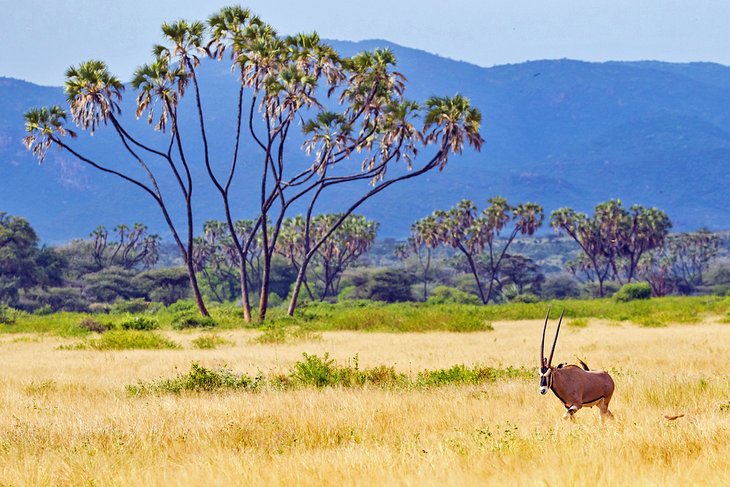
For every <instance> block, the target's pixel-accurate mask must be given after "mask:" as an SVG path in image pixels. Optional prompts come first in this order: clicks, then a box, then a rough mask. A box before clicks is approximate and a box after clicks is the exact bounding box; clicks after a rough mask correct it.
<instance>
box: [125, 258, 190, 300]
mask: <svg viewBox="0 0 730 487" xmlns="http://www.w3.org/2000/svg"><path fill="white" fill-rule="evenodd" d="M133 283H134V286H135V287H136V288H137V289H139V290H140V291H142V292H143V293H144V295H145V297H146V298H147V299H148V300H150V301H155V302H160V303H163V304H165V305H166V306H169V305H171V304H172V303H174V302H176V301H179V300H180V299H187V298H189V296H190V286H189V282H188V275H187V271H186V270H185V268H184V267H168V268H163V269H150V270H147V271H144V272H141V273H139V274H137V275H136V276H135V277H134V279H133Z"/></svg>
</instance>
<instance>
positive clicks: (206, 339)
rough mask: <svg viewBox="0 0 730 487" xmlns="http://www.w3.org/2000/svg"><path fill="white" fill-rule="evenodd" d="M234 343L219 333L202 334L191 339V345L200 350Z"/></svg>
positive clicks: (228, 345)
mask: <svg viewBox="0 0 730 487" xmlns="http://www.w3.org/2000/svg"><path fill="white" fill-rule="evenodd" d="M233 345H235V343H233V342H232V341H230V340H227V339H225V338H223V337H222V336H219V335H202V336H199V337H198V338H196V339H195V340H193V346H194V347H195V348H199V349H201V350H212V349H215V348H218V347H230V346H233Z"/></svg>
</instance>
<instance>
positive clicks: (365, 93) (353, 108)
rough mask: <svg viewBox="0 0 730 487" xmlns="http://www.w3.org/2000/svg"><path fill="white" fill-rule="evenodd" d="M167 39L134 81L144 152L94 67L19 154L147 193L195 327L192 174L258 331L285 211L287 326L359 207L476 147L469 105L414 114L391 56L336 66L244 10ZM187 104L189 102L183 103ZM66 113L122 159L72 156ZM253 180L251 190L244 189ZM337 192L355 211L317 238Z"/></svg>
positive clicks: (173, 31) (81, 68)
mask: <svg viewBox="0 0 730 487" xmlns="http://www.w3.org/2000/svg"><path fill="white" fill-rule="evenodd" d="M162 34H163V36H162V38H163V39H164V43H163V44H161V45H155V46H154V47H153V49H152V54H153V58H152V60H151V61H150V62H148V63H146V64H142V65H141V66H140V67H139V68H138V69H137V70H136V71H135V73H134V75H133V77H132V80H131V83H130V87H131V89H132V90H134V92H135V104H136V110H134V114H135V115H136V118H137V119H141V120H142V122H141V123H144V122H146V123H147V124H148V125H149V126H150V128H151V129H152V130H154V131H157V132H159V133H160V135H158V136H157V137H145V138H144V139H143V138H142V137H140V136H137V135H136V134H138V133H140V132H139V130H137V129H135V130H131V129H130V128H129V125H130V124H132V123H134V120H130V119H129V118H124V117H122V113H121V108H120V107H121V106H122V105H123V99H124V94H125V85H124V84H123V83H122V82H121V81H120V79H119V78H117V77H116V76H114V75H113V74H112V73H111V72H110V70H109V69H108V67H107V66H106V64H105V63H104V62H103V61H98V60H92V61H87V62H83V63H80V64H79V65H77V66H73V67H71V68H69V69H68V70H67V72H66V84H65V89H66V93H67V95H68V108H67V109H64V108H62V107H59V106H54V107H50V108H39V109H31V110H29V111H28V112H27V113H26V129H27V132H28V136H27V137H26V139H25V143H26V146H27V147H28V148H29V149H30V150H31V151H33V153H34V155H35V156H36V157H37V158H38V160H39V161H41V162H42V161H43V160H44V158H45V157H46V155H47V152H48V149H49V148H50V147H51V146H56V147H58V148H59V149H61V150H64V151H66V152H68V153H69V154H70V155H71V156H73V157H75V158H76V159H78V160H79V161H80V162H82V163H84V164H87V165H89V166H92V167H94V168H96V169H98V170H100V171H102V172H105V173H107V174H111V175H114V176H115V177H118V178H121V179H123V180H125V181H126V182H128V183H130V184H133V185H135V186H137V187H138V188H139V189H140V190H142V191H143V192H145V193H146V194H147V195H148V196H149V197H150V198H151V199H152V201H154V202H155V204H156V205H157V206H158V207H159V209H160V211H161V213H162V216H163V218H164V220H165V222H166V223H167V226H168V228H169V231H170V234H171V236H172V238H173V239H174V241H175V243H176V245H177V247H178V250H179V253H180V256H181V257H182V260H183V262H184V263H185V266H186V269H187V271H188V274H189V279H190V285H191V289H192V291H193V296H194V298H195V301H196V303H197V305H198V308H199V310H200V312H201V313H202V314H203V315H207V314H208V311H207V309H206V306H205V303H204V301H203V298H202V294H201V292H200V289H199V285H198V281H197V279H198V272H196V271H197V270H198V266H197V265H196V259H198V260H199V259H200V258H201V255H203V254H205V252H202V254H201V252H200V251H198V249H197V248H196V246H200V245H202V246H204V245H206V244H205V242H204V241H202V240H198V241H196V240H195V238H194V222H195V221H196V219H197V218H203V219H207V218H210V215H207V214H205V213H204V214H203V215H202V216H201V212H203V210H202V209H201V208H197V207H196V206H195V204H194V199H193V190H194V187H198V186H200V185H201V184H202V181H199V179H200V178H201V176H200V174H203V175H207V177H208V179H209V181H210V182H211V183H212V185H213V187H214V188H215V190H216V191H217V192H218V193H219V194H220V208H218V209H217V211H216V212H217V214H222V215H224V219H223V224H224V225H225V226H226V227H227V232H226V233H227V237H226V238H227V239H229V240H230V242H229V243H230V244H231V245H230V251H231V252H232V254H234V255H233V256H232V257H233V258H232V259H231V262H235V263H236V265H237V266H238V274H239V276H240V284H241V286H240V288H241V289H240V292H241V306H242V311H243V315H244V317H245V319H246V320H247V321H250V320H251V319H252V305H251V296H252V295H253V294H257V295H258V298H259V302H258V317H259V319H264V318H265V316H266V309H267V307H268V296H269V291H270V289H269V283H270V275H271V272H270V271H271V263H272V258H273V256H274V254H275V253H276V252H277V249H278V248H279V245H278V241H279V238H280V236H281V234H282V226H283V225H284V222H285V220H286V219H287V218H288V217H289V216H290V213H291V211H292V205H293V204H295V203H296V207H297V209H298V211H301V210H302V208H303V209H304V211H303V213H302V218H303V226H302V228H303V229H304V233H303V234H302V235H301V245H300V248H301V259H299V265H298V276H297V279H296V282H295V284H294V287H293V289H292V292H291V296H290V303H289V313H290V314H292V313H293V312H294V310H295V308H296V305H297V302H298V296H299V292H300V289H301V287H302V285H303V283H304V282H305V280H306V277H307V272H308V269H309V265H310V263H311V262H312V260H313V259H315V258H318V257H317V256H318V255H320V256H321V255H323V251H322V250H321V249H322V247H323V246H324V245H326V242H327V241H328V239H330V238H332V237H333V236H334V235H336V232H337V230H338V228H340V227H341V226H342V225H345V224H346V222H348V221H350V220H348V218H349V217H350V215H351V214H352V213H353V212H354V211H356V210H357V209H358V208H359V207H360V206H361V205H362V204H363V203H364V202H365V201H367V200H369V199H371V198H373V197H376V196H377V195H378V194H379V193H381V192H382V191H385V190H386V189H387V188H389V187H391V186H393V185H395V184H398V183H400V182H403V181H406V180H408V179H411V178H414V177H418V176H420V175H422V174H425V173H426V172H429V171H431V170H433V169H438V170H442V169H443V168H444V167H445V166H446V164H447V163H448V161H449V159H450V157H451V156H452V155H454V154H456V155H458V154H461V153H462V151H463V150H464V148H466V147H472V148H474V149H476V150H479V149H480V148H481V146H482V143H483V139H482V137H481V135H480V133H479V129H480V123H481V114H480V112H479V110H478V109H476V108H475V107H473V106H471V104H470V102H469V100H468V98H466V97H464V96H462V95H460V94H456V95H454V96H451V97H448V96H438V97H432V98H430V99H427V100H425V101H424V102H422V103H418V102H416V101H413V100H409V99H408V98H406V96H405V92H406V79H405V77H404V76H403V75H402V74H401V73H400V72H398V71H397V70H396V58H395V55H394V53H393V52H392V51H391V50H389V49H375V50H373V51H365V52H361V53H358V54H355V55H354V56H352V57H344V56H341V55H340V54H339V53H337V52H336V51H335V50H334V49H333V48H332V47H331V46H330V45H329V44H327V43H326V42H325V41H323V40H322V39H321V38H320V37H319V36H318V35H317V34H316V33H302V34H295V35H291V36H283V35H280V34H279V33H278V32H277V31H276V29H274V27H272V26H271V25H269V24H268V23H266V22H265V21H263V20H262V19H261V18H260V17H258V16H257V15H255V14H253V13H252V12H251V11H249V10H248V9H244V8H241V7H239V6H232V7H225V8H223V9H221V10H220V11H218V12H217V13H215V14H214V15H212V16H211V17H210V18H209V19H208V20H207V21H206V22H200V21H185V20H179V21H175V22H172V23H165V24H163V25H162ZM206 62H210V63H215V62H221V63H227V64H229V65H230V73H231V83H232V84H233V85H234V86H236V87H237V90H236V92H237V97H236V99H235V100H232V102H231V104H230V106H231V107H232V108H231V110H232V111H233V117H232V118H233V119H234V120H235V121H236V123H235V126H234V127H233V130H231V128H230V127H219V126H215V125H212V124H213V123H214V120H213V117H209V116H208V111H207V107H206V105H205V103H204V100H205V96H204V95H205V90H206V85H205V83H203V82H202V78H204V77H205V76H209V73H210V71H205V72H204V71H203V70H202V67H203V64H204V63H206ZM186 95H190V96H191V97H192V101H191V102H189V103H183V99H184V97H185V96H186ZM67 110H68V112H70V114H71V121H72V122H73V123H74V124H75V125H77V126H78V127H79V128H80V129H81V131H83V132H88V133H89V134H93V133H94V132H96V131H99V130H102V129H106V130H109V131H110V132H111V134H112V136H113V137H114V138H116V140H117V142H118V143H119V144H120V145H121V146H122V147H123V149H124V151H125V153H126V155H127V156H128V157H127V159H124V160H116V159H115V160H106V159H105V158H104V156H96V155H95V156H93V157H92V156H91V155H88V154H85V153H82V152H81V151H80V149H78V148H77V147H75V146H72V145H71V143H70V141H69V140H68V138H67V137H66V136H67V135H69V136H75V135H76V133H75V132H74V131H72V130H70V129H68V128H67V127H66V124H67V121H68V120H67V115H66V113H67ZM182 118H184V119H185V120H186V126H190V123H191V122H193V124H194V125H192V126H193V127H194V130H187V131H186V132H185V134H184V135H183V133H182V132H181V130H180V121H181V119H182ZM213 130H215V131H216V134H217V137H216V140H220V133H225V134H227V135H226V137H225V138H224V140H226V141H227V145H228V150H227V157H225V158H222V157H213V156H212V154H211V150H210V133H211V131H213ZM297 132H299V133H300V134H301V136H303V139H304V141H303V143H302V146H301V149H302V150H301V152H300V153H298V154H296V153H293V152H292V150H291V142H292V141H293V140H295V139H296V136H295V135H293V134H296V133H297ZM302 132H303V134H302ZM149 140H154V141H156V142H157V143H159V145H155V144H153V143H152V142H148V141H149ZM300 140H301V139H300ZM287 144H288V145H287ZM244 148H245V150H244ZM217 153H218V152H217V151H216V154H217ZM244 153H245V157H244ZM244 158H245V162H246V164H245V166H244V164H243V162H244ZM254 164H257V166H258V167H254ZM398 165H401V166H403V167H402V168H398V167H397V166H398ZM197 168H204V170H203V171H198V170H196V169H197ZM204 177H205V176H203V178H204ZM253 178H257V180H258V182H257V183H256V184H253V185H252V184H251V181H252V179H253ZM362 182H364V183H365V184H360V183H362ZM244 183H245V184H246V186H245V188H246V190H247V191H249V192H250V191H254V192H255V194H256V197H255V198H249V199H248V200H247V201H252V200H255V203H253V204H252V203H249V204H247V205H245V206H244V205H243V204H242V203H241V202H240V200H236V199H234V198H233V197H232V195H233V193H234V188H235V187H236V186H237V185H238V186H242V185H243V184H244ZM368 183H369V184H368ZM341 187H347V191H346V193H340V194H347V195H348V196H349V198H343V199H341V201H340V203H339V205H340V207H339V208H338V209H337V211H336V212H335V214H336V216H335V217H333V218H329V219H327V220H326V221H325V222H318V224H316V225H314V224H313V218H314V217H315V216H316V215H315V214H314V208H315V206H316V205H317V203H318V202H320V201H321V198H322V197H323V196H326V195H327V194H330V193H332V192H333V190H335V189H336V188H341ZM241 214H246V215H255V216H254V217H253V218H252V219H251V225H250V226H249V228H248V231H246V232H240V231H238V229H237V228H236V222H237V221H241V217H240V215H241ZM348 245H349V244H348ZM359 246H360V244H355V243H353V244H352V245H350V247H352V248H353V249H355V248H359ZM254 251H256V252H260V262H261V275H260V279H258V283H259V289H258V292H257V293H256V292H255V291H254V290H252V289H250V282H252V281H251V279H249V276H248V274H249V273H250V272H252V271H253V270H252V268H251V266H250V263H251V259H250V256H249V254H250V253H251V252H254ZM327 253H328V251H324V254H327ZM329 292H332V290H331V289H330V291H329Z"/></svg>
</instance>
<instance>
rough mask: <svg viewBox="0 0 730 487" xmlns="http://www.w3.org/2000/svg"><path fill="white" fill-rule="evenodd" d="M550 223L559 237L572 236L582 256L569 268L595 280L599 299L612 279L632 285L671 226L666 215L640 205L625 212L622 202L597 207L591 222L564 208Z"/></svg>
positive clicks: (590, 219) (555, 212)
mask: <svg viewBox="0 0 730 487" xmlns="http://www.w3.org/2000/svg"><path fill="white" fill-rule="evenodd" d="M550 220H551V225H552V227H553V228H554V229H555V231H556V232H557V233H565V234H567V235H569V236H570V237H571V238H572V239H573V240H575V242H576V243H577V244H578V245H579V246H580V248H581V250H582V252H583V254H582V256H581V257H579V258H578V259H577V260H575V261H573V262H571V263H569V264H568V268H569V269H570V270H571V272H572V273H573V274H574V275H577V274H578V273H579V272H583V273H585V275H586V276H587V277H588V278H589V279H591V280H595V281H596V282H597V283H598V289H599V295H600V296H604V283H605V281H606V280H607V279H609V278H611V277H613V278H615V279H616V280H617V281H618V282H619V284H623V283H624V282H631V281H632V280H633V279H634V278H635V277H636V273H637V268H638V267H639V265H640V262H641V259H642V257H643V256H644V255H645V254H646V253H647V252H650V251H651V250H653V249H656V248H658V247H661V245H662V244H663V242H664V238H665V237H666V235H667V233H668V231H669V229H670V228H671V226H672V225H671V222H670V221H669V218H668V217H667V215H666V213H664V212H663V211H661V210H658V209H656V208H644V207H643V206H639V205H633V206H632V207H631V208H630V209H629V210H626V209H624V208H623V204H622V203H621V201H620V200H610V201H607V202H605V203H601V204H599V205H597V206H596V208H595V212H594V214H593V216H592V217H591V218H589V217H588V216H587V215H585V214H584V213H577V212H575V211H574V210H572V209H571V208H561V209H559V210H555V211H553V212H552V214H551V215H550Z"/></svg>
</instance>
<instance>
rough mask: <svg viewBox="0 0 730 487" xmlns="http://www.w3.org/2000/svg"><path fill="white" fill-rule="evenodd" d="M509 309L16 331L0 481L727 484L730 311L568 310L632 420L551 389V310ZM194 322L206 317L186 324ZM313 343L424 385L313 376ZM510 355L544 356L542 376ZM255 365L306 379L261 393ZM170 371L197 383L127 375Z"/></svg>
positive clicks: (563, 351) (573, 334) (336, 364)
mask: <svg viewBox="0 0 730 487" xmlns="http://www.w3.org/2000/svg"><path fill="white" fill-rule="evenodd" d="M493 326H494V330H493V331H491V332H489V333H474V334H463V333H443V332H433V333H405V334H393V333H378V332H372V333H358V332H350V331H339V332H336V333H331V332H322V335H323V340H322V341H320V342H311V343H310V342H308V343H306V344H303V345H292V346H286V347H281V346H279V345H277V344H271V345H267V344H259V345H256V346H251V345H250V344H248V339H249V338H250V337H252V336H255V335H256V333H257V332H256V331H252V330H234V331H230V332H226V336H227V337H231V338H235V343H238V344H241V345H239V346H236V347H226V348H221V349H218V350H213V351H201V350H197V349H192V348H185V349H176V350H170V351H168V352H165V353H159V352H156V351H149V350H132V351H126V352H124V353H118V354H100V353H94V352H91V351H88V352H87V351H81V352H78V353H66V352H60V351H58V350H56V347H57V346H58V345H59V344H62V343H66V342H67V340H66V339H62V338H57V337H53V336H46V337H42V339H41V340H22V341H15V340H14V338H15V337H7V336H5V337H0V348H1V349H2V353H3V358H4V362H3V376H2V379H1V380H0V407H2V409H3V412H4V414H2V415H0V433H1V434H0V452H1V454H0V478H1V479H2V481H1V482H0V483H2V484H7V485H149V486H158V485H171V484H176V483H184V484H185V485H192V486H195V485H201V486H208V485H303V486H312V485H323V484H326V485H419V486H420V485H424V486H436V485H505V484H508V485H589V484H602V485H703V486H705V485H709V486H713V485H718V486H719V485H726V484H727V473H728V472H729V471H730V456H728V454H727V452H728V449H729V448H730V402H729V398H730V381H728V379H727V373H726V370H725V369H726V364H727V363H728V361H730V327H728V326H727V325H726V324H720V323H716V322H715V320H714V319H713V320H712V321H710V320H707V321H703V322H700V323H697V324H693V325H690V326H668V327H663V328H651V329H649V328H644V327H639V326H609V325H608V324H607V323H606V322H605V321H601V320H597V321H593V320H591V322H590V324H589V325H588V327H587V328H579V327H565V329H564V331H562V332H561V339H560V341H559V343H558V348H557V350H556V357H555V360H556V361H565V360H569V359H571V357H572V356H573V355H574V354H577V355H579V356H581V357H582V358H584V359H585V360H586V361H587V362H588V363H589V365H591V368H596V369H599V368H608V369H610V370H611V373H612V375H613V377H614V380H615V381H616V393H615V395H614V397H613V400H612V402H611V410H612V411H613V413H614V414H615V420H614V421H611V422H608V423H606V424H601V422H600V420H599V417H598V412H597V411H596V409H595V408H593V409H584V410H581V411H579V412H578V413H577V414H576V418H575V421H574V422H571V421H564V420H562V419H560V418H561V416H562V413H563V411H564V407H563V406H562V405H561V404H560V401H559V400H558V399H556V398H555V397H554V396H553V395H552V394H548V395H546V396H541V395H540V394H539V393H538V392H537V387H538V382H537V374H536V371H535V370H534V369H535V368H536V367H537V355H538V354H537V352H538V347H539V340H540V335H541V331H542V326H541V323H537V322H534V321H523V322H519V321H513V322H503V321H495V322H494V325H493ZM139 333H150V332H139ZM190 335H194V336H198V335H200V333H199V332H197V333H195V334H190V333H187V332H186V333H182V332H178V334H177V335H176V336H179V337H180V338H187V337H189V336H190ZM305 350H306V351H307V355H308V356H309V357H314V356H316V357H317V360H315V359H311V363H310V364H309V365H311V367H309V365H307V366H305V367H307V368H308V369H307V370H302V371H301V374H300V376H301V380H303V381H304V382H306V381H309V380H310V379H315V378H317V377H320V375H319V372H318V371H317V370H318V369H320V368H321V367H322V365H323V363H325V362H326V363H327V365H326V366H327V367H328V368H329V369H330V372H332V371H333V370H334V371H337V370H339V369H343V368H347V369H357V370H359V371H360V372H364V371H366V370H367V371H371V370H372V371H376V370H378V369H383V371H382V372H379V374H380V375H385V376H386V377H387V376H388V375H390V374H391V371H392V372H393V373H395V374H402V375H405V376H406V377H408V378H409V380H410V381H412V382H413V383H416V382H417V381H419V380H421V381H422V382H423V384H422V385H417V384H416V385H412V386H408V387H400V386H394V387H377V386H374V385H370V386H366V387H362V386H359V385H357V384H355V385H352V386H344V385H338V384H334V385H331V386H330V385H325V386H321V387H317V386H315V385H314V384H305V383H302V384H299V385H296V384H295V383H294V382H295V379H294V378H293V377H292V373H293V372H294V371H295V370H297V364H300V363H304V362H306V360H305V357H304V356H303V355H302V352H303V351H305ZM358 351H360V352H361V353H360V356H359V357H358V360H357V361H355V360H354V359H353V358H352V357H353V356H354V355H355V353H356V352H358ZM325 352H330V354H329V355H328V356H327V357H326V359H325ZM330 361H333V362H331V363H330ZM193 362H197V363H198V364H199V369H198V370H197V371H193V373H192V374H191V373H190V372H191V363H193ZM224 364H227V365H224ZM453 364H463V365H460V366H456V367H454V366H453ZM478 364H493V365H494V364H501V365H495V366H494V368H495V369H498V370H499V371H500V374H506V375H504V376H500V375H499V374H498V376H497V377H496V378H495V380H492V378H487V379H481V378H480V376H479V373H477V374H474V373H473V371H475V370H477V366H478ZM510 367H511V368H512V369H515V370H520V369H521V368H524V370H525V373H526V374H527V373H529V372H530V370H532V373H533V376H532V380H529V379H527V377H526V376H525V378H524V379H523V377H522V376H521V375H519V374H518V375H517V376H515V377H513V376H511V375H510V374H511V372H507V371H508V370H510ZM225 370H228V371H229V372H230V371H235V372H230V375H229V376H227V375H225V374H224V373H223V372H222V371H225ZM259 370H261V371H262V372H260V373H259ZM171 371H172V372H171ZM176 371H177V372H176ZM424 371H427V373H426V374H422V373H423V372H424ZM244 374H245V375H246V376H247V377H249V378H251V379H252V380H256V377H257V376H258V375H262V376H263V377H265V378H266V379H267V380H269V379H272V380H273V379H274V378H276V377H281V376H283V377H285V378H287V380H288V381H290V382H291V384H289V385H285V386H282V387H281V388H276V387H273V386H269V385H264V386H260V387H257V388H256V389H255V392H253V391H254V389H252V386H251V385H246V384H247V383H246V382H245V381H240V378H241V376H243V375H244ZM160 377H171V378H170V379H169V380H170V381H171V382H170V388H178V389H179V391H180V392H179V393H178V394H171V393H166V392H164V393H152V394H145V395H144V396H143V397H136V396H133V395H130V394H129V393H128V392H127V391H126V390H125V385H126V384H133V383H136V382H137V380H138V379H140V380H141V381H142V382H143V384H153V383H154V384H156V383H158V381H160V379H159V378H160ZM178 378H180V380H178V381H176V379H178ZM419 378H420V379H419ZM163 380H166V379H163ZM296 380H299V379H296ZM373 380H375V379H373ZM481 380H485V382H480V381H481ZM175 381H176V382H175ZM442 384H443V385H446V387H440V386H439V385H442ZM229 385H233V386H235V387H230V386H229ZM680 415H683V416H681V417H678V419H676V420H671V421H670V420H668V419H666V418H665V416H670V417H674V416H680Z"/></svg>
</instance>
